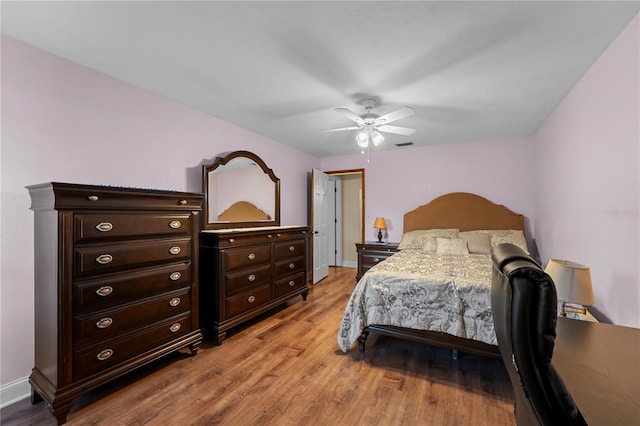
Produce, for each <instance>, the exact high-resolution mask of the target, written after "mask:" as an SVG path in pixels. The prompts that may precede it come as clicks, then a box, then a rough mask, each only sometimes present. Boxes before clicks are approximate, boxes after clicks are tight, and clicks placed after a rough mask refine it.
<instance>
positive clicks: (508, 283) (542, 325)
mask: <svg viewBox="0 0 640 426" xmlns="http://www.w3.org/2000/svg"><path fill="white" fill-rule="evenodd" d="M492 258H493V277H492V284H491V311H492V315H493V324H494V327H495V331H496V337H497V338H498V346H499V348H500V354H501V355H502V360H503V361H504V364H505V366H506V368H507V371H508V373H509V378H510V379H511V384H512V385H513V391H514V393H515V396H516V406H515V413H516V420H517V423H518V425H521V426H522V425H545V426H546V425H586V422H585V420H584V418H583V417H582V414H581V413H580V410H579V409H578V407H577V406H576V404H575V403H574V401H573V399H572V398H571V395H570V394H569V392H568V391H567V389H566V387H565V385H564V383H563V382H562V379H561V378H560V376H558V374H557V373H556V371H555V370H554V368H553V366H552V365H551V357H552V355H553V346H554V343H555V337H556V321H557V295H556V289H555V285H554V283H553V280H552V279H551V277H549V276H548V275H547V274H546V273H545V272H544V271H543V270H542V269H541V268H540V265H538V263H537V262H536V261H535V260H534V259H533V258H531V257H530V256H529V255H527V253H525V252H524V251H523V250H522V249H520V248H519V247H517V246H515V245H513V244H500V245H498V246H496V247H495V248H494V249H493V252H492Z"/></svg>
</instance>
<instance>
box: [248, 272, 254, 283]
mask: <svg viewBox="0 0 640 426" xmlns="http://www.w3.org/2000/svg"><path fill="white" fill-rule="evenodd" d="M247 279H248V280H249V282H254V281H255V280H256V276H255V275H253V274H251V275H249V277H248V278H247Z"/></svg>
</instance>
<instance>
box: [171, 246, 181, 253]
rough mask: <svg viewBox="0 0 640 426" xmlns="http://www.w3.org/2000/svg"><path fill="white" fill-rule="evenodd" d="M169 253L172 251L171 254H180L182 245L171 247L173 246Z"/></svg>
mask: <svg viewBox="0 0 640 426" xmlns="http://www.w3.org/2000/svg"><path fill="white" fill-rule="evenodd" d="M169 253H171V254H178V253H180V247H178V246H173V247H171V248H170V249H169Z"/></svg>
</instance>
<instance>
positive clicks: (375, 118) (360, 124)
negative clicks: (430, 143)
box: [323, 99, 416, 148]
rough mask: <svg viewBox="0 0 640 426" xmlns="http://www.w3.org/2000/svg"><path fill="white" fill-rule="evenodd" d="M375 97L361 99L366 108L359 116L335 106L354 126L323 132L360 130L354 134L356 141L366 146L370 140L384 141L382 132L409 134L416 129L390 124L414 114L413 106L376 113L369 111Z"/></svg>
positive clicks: (378, 143) (373, 104) (375, 143)
mask: <svg viewBox="0 0 640 426" xmlns="http://www.w3.org/2000/svg"><path fill="white" fill-rule="evenodd" d="M375 104H376V101H375V99H365V100H364V101H362V105H363V106H364V107H365V108H366V110H367V112H366V114H364V115H362V116H359V115H357V114H355V113H353V112H352V111H350V110H348V109H347V108H336V111H338V112H339V113H341V114H343V115H344V116H345V117H347V118H348V119H350V120H353V121H355V123H356V125H355V126H350V127H341V128H338V129H329V130H323V132H339V131H342V130H360V131H359V132H358V133H357V134H356V142H357V143H358V146H359V147H361V148H367V147H368V146H369V142H372V143H373V144H374V145H375V146H378V145H380V144H381V143H382V142H383V141H384V136H382V134H381V133H380V132H383V133H394V134H396V135H403V136H411V135H413V134H414V133H415V132H416V129H412V128H410V127H400V126H390V125H389V124H388V123H391V122H393V121H396V120H400V119H401V118H405V117H409V116H411V115H414V114H415V111H414V110H413V108H411V107H408V106H403V107H402V108H398V109H397V110H395V111H391V112H389V113H387V114H384V115H378V114H374V113H372V112H371V109H372V108H373V107H374V106H375Z"/></svg>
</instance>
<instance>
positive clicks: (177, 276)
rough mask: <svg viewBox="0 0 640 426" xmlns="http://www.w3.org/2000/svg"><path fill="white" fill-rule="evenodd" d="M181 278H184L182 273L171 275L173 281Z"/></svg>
mask: <svg viewBox="0 0 640 426" xmlns="http://www.w3.org/2000/svg"><path fill="white" fill-rule="evenodd" d="M180 277H182V274H181V273H180V272H174V273H172V274H171V275H169V279H170V280H171V281H178V280H179V279H180Z"/></svg>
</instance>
